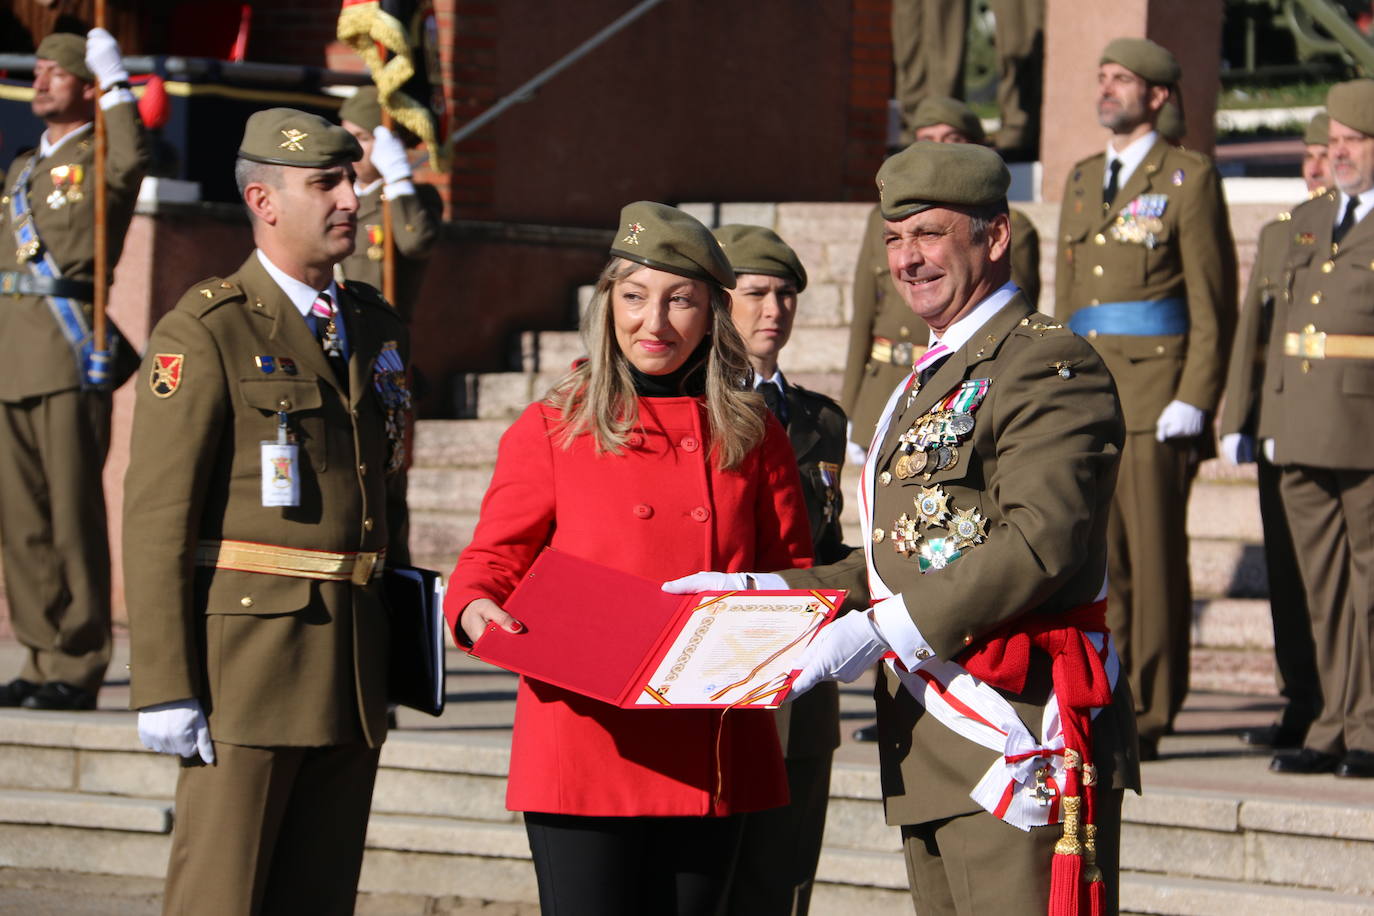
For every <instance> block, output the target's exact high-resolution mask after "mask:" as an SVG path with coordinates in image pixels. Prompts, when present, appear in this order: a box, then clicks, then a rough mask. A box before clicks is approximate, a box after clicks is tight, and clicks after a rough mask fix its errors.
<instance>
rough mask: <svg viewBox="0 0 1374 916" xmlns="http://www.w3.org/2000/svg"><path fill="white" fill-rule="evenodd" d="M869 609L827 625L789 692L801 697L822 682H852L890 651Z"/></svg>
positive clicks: (810, 648)
mask: <svg viewBox="0 0 1374 916" xmlns="http://www.w3.org/2000/svg"><path fill="white" fill-rule="evenodd" d="M888 648H889V647H888V644H887V642H886V641H885V640H884V639H883V637H882V634H880V633H879V632H878V627H877V625H875V624H874V623H873V618H872V617H871V616H870V615H869V612H868V611H850V612H849V613H848V614H845V615H844V616H843V617H841V618H839V619H838V620H836V621H834V622H833V623H830V624H827V625H826V626H825V627H823V628H822V629H821V631H820V632H819V633H817V634H816V638H815V639H813V640H811V644H810V645H809V646H807V647H806V651H805V652H803V653H802V657H801V659H800V661H799V662H798V666H799V667H800V668H801V674H799V675H797V679H796V680H795V681H793V682H792V692H791V693H790V694H789V695H788V697H789V699H790V698H792V697H799V696H801V695H802V694H803V693H806V691H808V690H810V689H811V688H812V687H815V686H816V685H817V684H818V683H820V682H821V681H843V682H844V683H846V684H848V683H849V682H850V681H852V680H854V679H855V678H857V677H858V676H859V675H861V674H863V673H864V672H865V671H867V670H868V669H869V668H872V667H873V665H874V664H876V663H877V661H878V659H880V658H882V657H883V654H884V653H886V652H887V651H888Z"/></svg>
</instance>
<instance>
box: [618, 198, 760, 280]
mask: <svg viewBox="0 0 1374 916" xmlns="http://www.w3.org/2000/svg"><path fill="white" fill-rule="evenodd" d="M611 254H613V255H616V256H617V257H621V258H628V259H629V260H631V261H635V262H637V263H640V264H643V265H644V266H646V267H653V268H656V269H658V270H666V271H668V272H669V273H674V274H677V275H679V276H682V277H691V278H692V279H693V280H704V281H705V282H707V283H714V284H715V285H717V286H723V287H725V288H726V289H734V288H735V272H734V270H732V269H731V267H730V262H729V260H727V259H726V257H725V252H723V251H721V250H720V243H718V242H717V241H716V237H715V236H713V235H712V234H711V230H709V229H707V228H706V227H705V226H703V225H702V224H701V223H700V222H699V221H698V220H697V219H696V218H695V217H693V216H692V215H690V214H688V213H685V212H683V211H682V210H679V209H678V208H677V207H670V206H668V205H667V204H659V203H654V202H653V201H652V200H639V201H635V202H634V203H632V204H626V205H625V209H623V210H621V211H620V225H619V226H618V227H617V228H616V233H615V241H614V242H612V243H611Z"/></svg>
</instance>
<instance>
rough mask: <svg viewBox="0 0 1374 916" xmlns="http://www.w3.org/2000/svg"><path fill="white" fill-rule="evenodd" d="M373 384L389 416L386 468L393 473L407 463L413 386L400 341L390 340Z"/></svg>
mask: <svg viewBox="0 0 1374 916" xmlns="http://www.w3.org/2000/svg"><path fill="white" fill-rule="evenodd" d="M372 387H373V388H374V389H375V390H376V392H377V395H378V397H379V398H380V399H381V402H382V415H383V416H384V417H385V420H386V438H387V446H388V447H387V461H386V472H387V473H388V474H393V473H395V472H396V471H399V470H400V469H401V468H402V467H404V466H405V462H406V423H407V421H408V418H409V415H410V389H409V388H407V387H406V367H405V363H404V362H402V361H401V354H400V353H399V352H397V349H396V341H394V340H388V341H387V342H386V343H385V344H383V345H382V352H381V353H378V354H377V361H376V362H375V363H373V364H372Z"/></svg>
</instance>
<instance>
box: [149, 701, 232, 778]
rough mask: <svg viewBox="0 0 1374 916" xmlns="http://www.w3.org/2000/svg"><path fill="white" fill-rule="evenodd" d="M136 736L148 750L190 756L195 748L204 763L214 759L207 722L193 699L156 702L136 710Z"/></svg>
mask: <svg viewBox="0 0 1374 916" xmlns="http://www.w3.org/2000/svg"><path fill="white" fill-rule="evenodd" d="M138 740H139V741H142V742H143V746H144V747H146V748H147V749H148V750H150V751H156V752H157V753H159V754H177V755H178V756H181V757H192V756H194V755H195V754H196V753H197V752H199V753H200V759H201V760H204V761H205V762H206V763H214V762H215V746H214V744H213V743H211V741H210V723H208V722H206V721H205V713H204V711H202V710H201V708H200V701H199V700H196V699H194V698H193V699H189V700H174V701H172V702H171V703H159V704H157V705H156V706H149V707H147V708H146V709H140V710H139V711H138Z"/></svg>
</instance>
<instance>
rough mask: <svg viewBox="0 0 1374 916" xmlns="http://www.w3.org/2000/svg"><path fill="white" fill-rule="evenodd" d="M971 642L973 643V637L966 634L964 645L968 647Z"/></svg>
mask: <svg viewBox="0 0 1374 916" xmlns="http://www.w3.org/2000/svg"><path fill="white" fill-rule="evenodd" d="M971 642H973V637H972V636H970V635H968V634H964V645H966V646H967V645H968V644H969V643H971Z"/></svg>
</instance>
